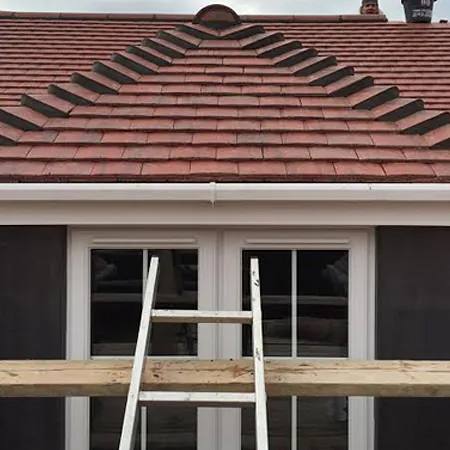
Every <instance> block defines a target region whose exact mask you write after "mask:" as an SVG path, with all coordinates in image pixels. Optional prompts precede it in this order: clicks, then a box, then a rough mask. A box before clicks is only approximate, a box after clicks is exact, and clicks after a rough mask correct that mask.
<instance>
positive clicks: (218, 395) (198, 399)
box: [139, 391, 255, 408]
mask: <svg viewBox="0 0 450 450" xmlns="http://www.w3.org/2000/svg"><path fill="white" fill-rule="evenodd" d="M155 402H158V403H169V404H171V405H174V404H177V403H188V404H189V405H190V406H202V407H218V408H242V407H243V406H248V405H252V404H254V403H255V394H254V393H234V392H233V393H229V392H151V391H147V392H141V393H140V394H139V403H140V405H147V404H151V403H155Z"/></svg>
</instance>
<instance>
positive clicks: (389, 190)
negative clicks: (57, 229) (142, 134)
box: [0, 183, 450, 204]
mask: <svg viewBox="0 0 450 450" xmlns="http://www.w3.org/2000/svg"><path fill="white" fill-rule="evenodd" d="M8 201H15V202H17V201H47V202H49V201H50V202H53V201H54V202H60V201H63V202H67V201H82V202H86V201H87V202H89V201H92V202H98V201H101V202H103V201H126V202H132V201H164V202H167V201H178V202H179V201H182V202H183V201H190V202H207V203H210V204H215V203H221V202H255V201H276V202H285V201H304V202H307V201H315V202H317V201H345V202H358V201H364V202H380V201H381V202H394V201H395V202H398V201H404V202H410V201H412V202H420V201H425V202H448V201H450V184H425V183H424V184H412V183H404V184H400V183H399V184H388V183H383V184H382V183H380V184H370V183H354V184H343V183H342V184H338V183H308V184H306V183H305V184H301V183H295V184H294V183H285V184H284V183H283V184H281V183H155V184H140V183H133V184H132V183H122V184H120V183H114V184H112V183H111V184H106V183H87V184H75V183H74V184H50V183H49V184H46V183H43V184H35V183H29V184H12V183H11V184H0V202H8Z"/></svg>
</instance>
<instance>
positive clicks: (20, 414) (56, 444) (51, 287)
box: [0, 226, 67, 450]
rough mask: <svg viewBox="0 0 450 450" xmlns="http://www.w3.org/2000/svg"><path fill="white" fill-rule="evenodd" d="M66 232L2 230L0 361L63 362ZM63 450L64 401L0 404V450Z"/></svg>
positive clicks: (62, 229)
mask: <svg viewBox="0 0 450 450" xmlns="http://www.w3.org/2000/svg"><path fill="white" fill-rule="evenodd" d="M66 248H67V240H66V227H59V226H0V286H1V288H0V359H62V358H65V324H66ZM8 448H10V449H14V450H29V449H33V450H50V449H51V450H63V448H64V400H63V399H51V398H50V399H48V398H46V399H4V398H3V399H0V449H8Z"/></svg>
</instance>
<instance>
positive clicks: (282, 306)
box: [242, 250, 292, 356]
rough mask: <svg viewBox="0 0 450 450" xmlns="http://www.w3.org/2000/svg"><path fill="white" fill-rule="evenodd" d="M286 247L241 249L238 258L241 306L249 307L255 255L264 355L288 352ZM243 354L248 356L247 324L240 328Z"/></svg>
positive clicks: (288, 268) (289, 288) (289, 276)
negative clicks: (251, 271) (252, 261)
mask: <svg viewBox="0 0 450 450" xmlns="http://www.w3.org/2000/svg"><path fill="white" fill-rule="evenodd" d="M291 255H292V252H291V251H290V250H281V251H280V250H263V251H253V250H251V251H249V250H245V251H244V252H243V255H242V256H243V257H242V263H243V267H242V282H243V286H242V292H243V307H244V309H250V308H251V305H250V259H251V258H258V260H259V276H260V280H261V302H262V315H263V336H264V355H265V356H291V355H292V345H291V341H292V337H291V323H292V318H291V317H292V301H291V291H292V286H291V285H292V281H291V280H292V270H291V258H292V256H291ZM242 335H243V348H242V354H243V355H244V356H251V355H252V335H251V326H250V325H244V326H243V327H242Z"/></svg>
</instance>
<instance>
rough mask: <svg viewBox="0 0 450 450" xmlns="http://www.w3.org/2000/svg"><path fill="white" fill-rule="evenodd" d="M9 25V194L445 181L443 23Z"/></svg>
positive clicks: (0, 68)
mask: <svg viewBox="0 0 450 450" xmlns="http://www.w3.org/2000/svg"><path fill="white" fill-rule="evenodd" d="M0 23H1V24H2V28H1V31H0V48H1V52H0V121H1V122H0V142H1V144H2V145H1V147H0V181H3V182H10V181H11V182H17V181H20V182H26V181H34V182H36V181H38V182H54V181H68V182H77V181H83V182H100V181H103V182H105V181H106V182H109V181H111V182H130V181H138V182H161V181H173V182H178V181H181V182H199V181H205V182H206V181H223V182H227V181H233V182H236V181H238V182H239V181H242V182H245V181H253V182H266V181H268V182H311V181H313V182H334V181H336V182H345V181H351V182H359V181H373V182H397V181H405V180H407V181H414V182H423V181H426V182H446V181H447V180H448V179H449V176H450V112H449V110H450V71H449V66H450V56H448V53H449V52H448V50H449V48H450V27H449V26H448V25H446V24H429V25H411V24H400V23H396V24H391V23H389V22H387V21H386V18H385V17H384V16H373V17H371V16H368V17H367V16H347V17H345V16H338V17H330V16H322V17H320V16H319V17H314V18H312V17H302V16H300V17H293V16H286V17H281V16H270V17H255V16H253V17H239V16H238V15H237V14H236V13H234V12H233V11H231V10H230V9H229V8H226V7H223V6H217V5H212V6H211V7H208V8H206V9H204V10H202V11H201V12H200V13H199V14H198V15H197V16H195V17H185V16H181V17H178V16H166V17H165V16H151V17H145V16H141V15H137V16H120V15H116V16H102V17H99V16H93V15H89V16H68V15H62V14H61V15H57V16H48V15H44V16H38V15H31V16H27V15H20V14H13V13H5V14H3V18H2V19H0ZM19 99H20V100H19ZM19 101H20V103H19Z"/></svg>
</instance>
